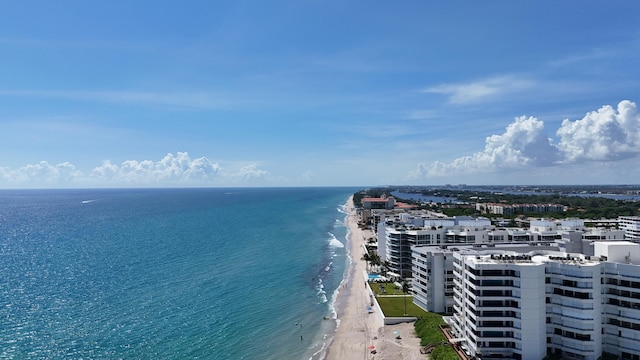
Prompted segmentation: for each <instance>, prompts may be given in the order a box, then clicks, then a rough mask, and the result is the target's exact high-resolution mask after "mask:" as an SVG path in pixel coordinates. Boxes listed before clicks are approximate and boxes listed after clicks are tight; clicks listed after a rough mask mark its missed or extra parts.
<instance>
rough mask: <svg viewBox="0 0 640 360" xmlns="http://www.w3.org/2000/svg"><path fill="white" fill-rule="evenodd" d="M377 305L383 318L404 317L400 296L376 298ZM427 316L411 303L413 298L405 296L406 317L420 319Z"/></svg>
mask: <svg viewBox="0 0 640 360" xmlns="http://www.w3.org/2000/svg"><path fill="white" fill-rule="evenodd" d="M376 300H378V304H380V308H381V309H382V312H383V313H384V315H385V316H388V317H398V316H399V317H402V316H404V298H403V297H402V296H393V297H386V296H378V297H376ZM427 314H429V313H428V312H426V311H424V310H422V309H421V308H419V307H418V306H417V305H415V304H414V303H413V296H407V316H410V317H421V316H425V315H427Z"/></svg>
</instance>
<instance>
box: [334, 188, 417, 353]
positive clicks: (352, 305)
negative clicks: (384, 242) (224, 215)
mask: <svg viewBox="0 0 640 360" xmlns="http://www.w3.org/2000/svg"><path fill="white" fill-rule="evenodd" d="M347 211H348V212H349V215H348V219H347V226H348V227H349V229H350V231H351V244H350V249H349V250H350V253H351V258H352V260H351V265H350V269H349V275H348V279H347V281H346V282H345V284H344V285H343V288H341V289H340V294H339V298H341V300H343V301H342V302H340V303H339V306H338V308H337V314H338V320H339V321H340V323H339V325H338V328H337V330H336V335H335V338H334V339H333V341H332V342H331V344H330V345H329V348H328V350H327V355H326V357H325V359H326V360H345V359H378V360H381V359H388V360H391V359H394V360H395V359H407V360H412V359H427V358H428V357H427V356H426V355H422V354H420V339H418V338H416V336H415V335H414V328H413V323H412V322H411V323H402V324H397V325H387V326H384V324H383V319H382V318H381V317H380V315H378V313H377V312H373V313H369V312H368V311H367V307H368V306H369V305H370V301H371V300H370V298H369V292H368V290H367V287H366V284H365V281H364V278H363V275H362V274H363V271H365V270H366V262H365V261H364V260H361V258H362V255H363V254H364V249H363V246H364V244H365V243H366V239H368V238H370V237H373V236H374V235H373V233H372V231H371V230H362V229H360V228H359V227H358V215H357V214H356V212H355V209H354V206H353V197H351V198H350V199H349V202H348V204H347ZM342 295H344V297H342ZM394 331H397V332H398V333H399V334H400V336H401V339H396V336H397V335H396V334H395V333H394ZM370 346H373V347H374V348H373V349H375V350H376V353H375V354H373V353H371V351H372V348H370Z"/></svg>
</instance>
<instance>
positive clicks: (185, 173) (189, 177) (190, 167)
mask: <svg viewBox="0 0 640 360" xmlns="http://www.w3.org/2000/svg"><path fill="white" fill-rule="evenodd" d="M220 172H221V169H220V166H219V165H218V164H217V163H212V162H211V161H209V160H208V159H207V158H205V157H201V158H197V159H193V160H192V159H191V158H190V157H189V154H188V153H186V152H178V153H177V154H176V155H173V154H171V153H169V154H167V155H166V156H165V157H164V158H162V159H161V160H160V161H157V162H154V161H151V160H142V161H138V160H126V161H124V162H123V163H122V164H121V165H120V166H118V165H115V164H112V163H111V162H110V161H105V162H104V163H103V164H102V165H101V166H98V167H96V168H95V169H93V171H92V172H91V177H92V178H93V179H94V180H96V181H104V180H108V181H113V182H116V183H131V184H148V185H152V184H165V185H206V184H208V183H210V182H211V181H213V180H216V179H217V178H218V175H219V174H220Z"/></svg>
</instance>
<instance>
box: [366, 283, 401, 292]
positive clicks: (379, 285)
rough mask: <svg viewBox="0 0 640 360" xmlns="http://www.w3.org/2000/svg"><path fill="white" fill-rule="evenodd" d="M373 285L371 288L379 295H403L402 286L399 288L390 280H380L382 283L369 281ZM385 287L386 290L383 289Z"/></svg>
mask: <svg viewBox="0 0 640 360" xmlns="http://www.w3.org/2000/svg"><path fill="white" fill-rule="evenodd" d="M369 286H371V290H373V292H374V293H376V294H378V295H402V288H400V289H398V287H397V286H396V285H395V284H394V283H390V282H384V283H383V282H380V283H375V282H372V283H369ZM382 289H384V292H383V291H382Z"/></svg>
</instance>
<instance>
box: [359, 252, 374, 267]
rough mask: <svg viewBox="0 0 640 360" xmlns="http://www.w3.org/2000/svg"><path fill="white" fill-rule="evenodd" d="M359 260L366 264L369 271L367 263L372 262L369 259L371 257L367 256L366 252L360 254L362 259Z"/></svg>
mask: <svg viewBox="0 0 640 360" xmlns="http://www.w3.org/2000/svg"><path fill="white" fill-rule="evenodd" d="M361 260H364V261H366V263H367V271H369V263H370V262H371V260H372V259H371V255H369V253H368V252H366V253H364V254H362V259H361Z"/></svg>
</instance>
